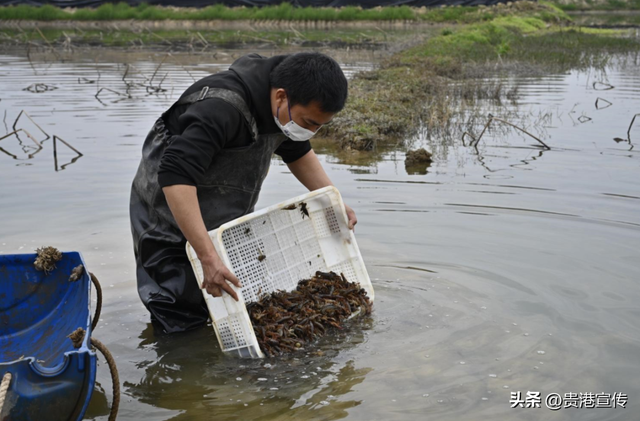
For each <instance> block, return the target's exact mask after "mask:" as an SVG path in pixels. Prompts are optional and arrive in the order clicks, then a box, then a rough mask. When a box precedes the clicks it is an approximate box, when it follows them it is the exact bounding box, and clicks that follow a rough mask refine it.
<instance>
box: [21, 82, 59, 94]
mask: <svg viewBox="0 0 640 421" xmlns="http://www.w3.org/2000/svg"><path fill="white" fill-rule="evenodd" d="M55 89H58V88H57V87H55V86H51V85H47V84H45V83H32V84H31V85H29V86H27V87H26V88H24V89H23V91H29V92H33V93H36V94H41V93H43V92H48V91H53V90H55Z"/></svg>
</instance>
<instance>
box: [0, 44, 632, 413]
mask: <svg viewBox="0 0 640 421" xmlns="http://www.w3.org/2000/svg"><path fill="white" fill-rule="evenodd" d="M240 53H241V52H237V51H236V52H229V54H235V55H236V56H237V55H238V54H240ZM267 53H268V54H270V53H271V52H267ZM367 54H368V55H367ZM361 55H362V57H358V58H356V59H348V58H346V57H347V56H342V57H340V61H341V62H342V63H343V64H344V68H345V70H347V71H353V70H357V69H361V68H367V67H368V66H371V65H372V63H373V62H374V61H375V60H376V59H377V57H378V56H377V55H375V54H373V53H361ZM349 57H353V56H349ZM63 58H64V59H65V61H64V62H60V60H59V59H55V60H54V58H50V60H51V61H49V62H48V63H46V62H44V61H43V60H39V61H37V60H36V61H34V62H33V63H32V64H30V63H29V61H28V60H27V59H26V57H25V55H24V54H23V53H21V52H18V51H16V52H14V53H5V54H4V55H2V56H0V98H1V99H2V100H1V101H0V114H2V113H4V112H5V111H6V124H7V126H8V127H7V130H9V129H11V125H12V124H13V120H14V119H15V118H16V116H17V114H18V112H19V111H20V110H21V109H25V110H26V111H28V113H29V114H30V115H31V116H32V117H33V118H34V120H35V121H36V122H37V123H38V124H39V125H40V127H42V128H43V129H44V130H45V131H46V132H47V133H48V134H50V135H54V134H55V135H57V136H59V137H60V138H62V139H64V140H66V141H67V142H68V143H69V144H71V145H72V146H73V147H74V148H76V149H78V150H79V151H80V152H82V153H83V156H82V157H80V158H79V159H76V160H75V161H74V158H75V157H76V154H75V153H74V152H73V151H72V150H70V149H68V148H65V147H64V146H62V145H58V169H59V171H56V170H55V162H54V158H53V151H52V141H51V140H47V141H45V142H44V144H43V146H44V148H43V149H42V150H41V151H40V152H38V153H37V154H35V155H34V157H33V158H32V159H28V156H29V154H32V153H33V152H34V148H32V147H30V146H29V145H30V144H31V143H30V142H31V141H30V140H29V139H28V138H26V137H25V136H21V138H20V140H21V141H22V145H21V144H20V142H19V139H16V138H15V137H12V138H10V139H5V140H3V141H1V142H0V147H2V148H3V150H2V152H5V153H3V154H0V174H1V177H2V183H0V197H1V198H2V199H1V200H2V202H1V203H2V207H1V219H0V252H2V253H18V252H31V251H32V250H33V249H34V248H35V247H37V246H40V245H54V246H57V247H59V248H61V249H63V250H80V251H81V252H82V253H83V255H84V258H85V259H86V261H87V265H88V266H89V269H90V270H91V271H93V272H94V273H95V274H96V275H97V276H98V277H99V279H100V280H101V282H102V284H103V288H104V290H105V303H106V304H105V307H104V308H103V314H102V317H101V321H100V324H99V327H98V329H97V331H96V332H95V336H96V337H97V338H99V339H100V340H101V341H103V342H104V343H106V344H107V345H108V346H109V347H110V349H111V351H112V353H113V354H114V355H115V356H116V359H117V362H118V367H119V370H120V378H121V380H122V384H123V396H122V403H121V410H120V417H119V419H122V420H138V419H147V420H169V419H171V420H194V419H195V420H199V419H219V420H249V419H255V420H267V419H281V418H282V419H285V418H286V419H314V420H315V419H318V420H334V419H342V418H348V419H351V420H368V419H376V420H378V419H380V420H413V419H426V418H433V419H438V420H459V419H469V420H471V419H479V418H480V417H485V418H490V419H499V420H511V419H523V420H534V419H535V420H540V419H554V420H555V419H558V420H560V419H561V420H567V419H571V420H578V419H580V420H596V419H597V420H628V419H634V418H635V416H636V415H634V414H637V413H638V411H639V410H640V403H639V401H638V395H639V392H640V386H639V385H638V380H637V379H638V376H639V375H640V328H639V326H640V304H639V303H640V289H639V288H638V286H637V281H638V279H639V278H640V263H639V261H638V260H639V259H638V246H640V212H639V211H638V209H639V206H640V182H638V176H639V175H640V156H639V155H638V149H637V148H632V146H633V142H634V141H635V142H638V141H640V124H639V123H640V122H639V123H636V125H635V126H634V127H633V128H632V130H631V132H630V134H631V144H630V143H628V142H625V141H621V142H616V141H614V140H613V139H614V138H627V128H628V126H629V123H630V121H631V118H632V116H633V115H634V113H637V112H640V108H639V107H640V102H639V100H638V98H640V71H639V70H638V66H627V67H625V68H618V67H615V66H613V67H611V68H610V69H607V72H606V73H602V72H569V73H567V74H559V75H548V76H546V77H539V78H520V79H516V80H514V81H512V83H517V84H519V86H520V92H521V94H522V98H521V101H520V106H519V107H518V108H517V109H515V108H514V107H513V106H512V105H508V104H507V105H505V107H504V108H503V109H502V110H503V112H504V114H503V116H508V118H510V121H514V122H518V123H520V122H522V121H524V122H525V123H526V124H528V126H527V129H528V130H529V131H530V132H531V133H532V134H535V135H536V136H538V137H539V138H540V139H541V140H543V141H544V142H545V143H547V144H549V145H550V146H551V147H552V150H550V151H542V150H540V149H539V148H537V147H535V146H533V145H534V144H536V143H537V142H536V141H535V140H533V139H531V138H528V137H526V136H521V135H519V134H518V133H516V132H514V131H510V132H504V131H503V130H501V129H500V125H499V124H498V125H497V126H496V127H495V128H493V126H492V129H491V130H490V131H488V132H487V133H486V134H485V136H484V137H483V139H482V142H480V145H479V148H478V153H477V154H476V152H475V151H474V149H473V148H469V147H465V146H463V145H462V144H461V143H459V144H456V145H454V146H447V147H444V146H442V145H441V142H438V139H432V138H430V137H429V133H422V134H421V135H420V136H417V137H416V139H413V140H412V142H413V144H414V145H415V146H419V145H421V144H424V145H426V146H427V147H428V148H429V149H430V150H434V151H436V161H435V162H434V163H433V164H432V165H431V166H430V167H429V168H428V169H427V171H426V173H424V171H413V170H412V171H410V172H408V171H407V170H406V169H405V167H404V163H403V158H404V152H403V150H398V151H393V152H389V153H384V154H382V155H381V159H380V160H378V161H377V162H371V161H370V160H367V159H366V157H364V158H363V157H362V156H359V155H353V156H349V155H344V154H335V153H334V152H333V151H331V150H329V149H327V148H326V146H325V147H322V148H320V147H319V148H318V150H319V151H322V154H321V159H322V161H323V163H324V165H325V168H326V169H327V171H328V172H329V174H330V176H331V178H332V179H333V181H334V182H335V183H336V184H337V186H338V187H339V188H340V190H341V192H342V194H343V197H344V198H345V200H346V201H347V203H349V204H350V205H351V206H352V207H354V208H355V210H356V211H357V213H358V216H359V221H360V222H359V225H358V227H357V231H356V233H357V236H358V241H359V245H360V248H361V251H362V254H363V256H364V258H365V260H366V263H367V267H368V270H369V274H370V276H371V278H372V280H373V285H374V288H375V289H376V303H375V311H374V314H373V316H372V318H371V319H370V320H368V321H366V322H365V323H364V324H363V325H362V326H359V327H358V328H355V329H352V330H350V331H348V332H344V333H340V334H338V335H336V336H334V337H332V338H325V339H324V340H323V341H322V342H321V343H320V344H319V347H320V349H322V350H323V352H324V355H323V356H321V357H317V356H315V357H309V356H304V355H301V356H298V357H297V358H293V357H285V358H282V359H270V360H264V361H238V360H233V359H228V358H224V357H223V356H222V355H221V352H220V350H219V347H218V344H217V341H216V339H215V335H214V333H213V331H212V329H211V328H203V329H201V330H198V331H195V332H191V333H187V334H182V335H176V336H169V337H155V336H154V335H153V331H152V329H151V327H150V324H149V317H148V314H147V313H146V311H145V309H144V308H143V306H142V305H141V303H140V301H139V299H138V296H137V292H136V289H135V279H134V261H133V256H132V246H131V240H130V233H129V225H128V215H127V213H128V195H129V185H130V182H131V179H132V178H133V175H134V172H135V170H136V167H137V164H138V160H139V157H140V147H141V144H142V141H143V139H144V136H145V134H146V132H147V131H148V129H149V127H150V126H151V124H152V123H153V121H154V120H155V119H156V118H157V116H158V115H159V114H160V113H161V112H162V111H163V110H164V109H165V108H166V107H167V106H168V105H169V104H171V102H172V101H173V100H175V99H176V98H177V96H178V95H179V93H180V91H181V89H183V88H185V87H186V86H188V84H189V83H190V82H191V80H192V79H191V78H190V76H189V75H188V73H187V72H186V71H185V70H184V68H186V69H188V70H189V72H190V73H191V74H192V75H193V76H194V77H196V78H198V77H201V76H204V75H205V74H207V73H208V72H213V71H218V70H220V69H224V68H226V67H227V66H228V64H229V62H230V61H231V60H232V57H231V55H230V56H228V57H227V56H222V58H220V56H219V57H218V58H215V59H214V58H212V57H199V58H196V59H193V58H191V59H190V58H189V57H187V56H177V57H176V58H175V60H173V59H172V60H167V61H166V62H165V64H163V66H162V67H161V70H160V71H158V75H159V76H158V77H160V78H161V77H163V76H164V75H165V73H167V74H168V75H167V77H166V78H165V80H164V82H163V84H162V86H163V87H164V88H166V89H167V91H166V92H163V93H161V94H153V95H149V94H148V93H147V92H145V90H144V88H140V87H134V88H132V90H131V95H132V98H131V99H129V98H126V97H122V96H120V95H117V94H114V93H113V92H109V91H107V92H104V94H103V95H100V97H99V99H100V100H101V101H98V100H97V99H96V98H95V97H94V95H95V93H96V92H97V89H98V83H99V87H106V88H110V89H112V90H114V91H117V92H120V93H123V92H125V90H126V87H125V86H124V84H123V82H122V80H121V77H122V74H123V73H124V71H125V66H124V65H123V64H122V63H124V62H127V63H129V64H133V65H134V66H135V69H137V71H139V72H140V73H142V74H145V75H147V76H150V75H151V74H152V73H153V72H154V70H155V69H156V67H157V63H159V62H160V61H161V60H162V58H163V54H161V53H136V54H124V53H111V54H107V53H106V52H101V53H97V54H89V53H87V54H86V57H85V56H83V55H75V56H73V57H63ZM178 63H180V64H178ZM205 63H206V64H205ZM98 71H99V81H98ZM132 72H133V70H130V73H129V76H128V78H127V80H128V81H130V82H132V81H135V80H136V78H139V81H142V78H143V76H141V75H140V73H135V72H133V73H132ZM78 78H86V79H87V80H94V81H96V83H80V82H87V80H84V79H81V80H80V81H79V80H78ZM36 82H40V83H46V84H47V85H49V86H51V87H55V88H56V89H54V90H50V91H47V92H43V93H32V92H29V91H25V90H23V89H24V88H27V87H28V86H29V85H31V84H32V83H36ZM593 82H606V83H610V84H611V85H613V86H614V87H615V88H613V89H610V90H606V91H600V90H596V89H594V88H593ZM596 87H597V88H602V87H603V85H600V84H598V85H596ZM598 97H601V98H603V99H606V100H608V101H609V102H610V103H611V105H610V106H608V107H606V108H603V109H596V106H595V101H596V99H597V98H598ZM598 105H599V107H602V106H603V103H602V102H600V103H599V104H598ZM604 105H606V104H604ZM494 114H495V112H494ZM516 114H517V115H516ZM495 115H496V116H500V115H499V114H495ZM587 117H588V118H589V119H587ZM20 127H24V128H26V129H27V130H28V131H29V132H30V133H31V134H32V135H33V136H34V137H36V138H37V139H42V138H43V137H44V135H42V134H41V133H39V131H38V129H37V127H34V126H33V125H32V124H31V123H30V122H28V121H27V120H21V121H20V122H19V123H18V128H20ZM0 129H2V130H0V131H1V132H4V131H3V130H4V129H5V128H4V127H2V126H0ZM478 132H479V128H478ZM14 156H15V158H14ZM64 164H68V165H66V166H65V167H64V169H62V168H61V167H62V165H64ZM421 173H422V174H421ZM303 192H304V190H303V188H302V187H301V186H300V185H299V184H297V182H295V180H294V179H293V177H292V176H291V174H290V173H289V172H288V171H287V168H286V166H285V165H284V164H283V163H282V162H281V161H278V160H274V161H273V165H272V168H271V171H270V173H269V176H268V177H267V180H266V183H265V186H264V192H263V194H262V196H261V198H260V202H259V205H258V206H259V207H262V206H267V205H270V204H272V203H275V202H278V201H281V200H284V199H287V198H289V197H292V196H295V195H297V194H300V193H303ZM98 380H99V384H100V389H99V390H96V393H95V394H94V399H93V401H92V404H91V407H90V409H89V412H88V414H87V417H88V418H89V419H96V420H98V419H99V420H105V419H106V414H107V406H106V405H107V403H106V402H107V399H108V400H110V399H111V396H110V392H108V390H110V382H109V377H108V373H107V369H106V366H104V365H102V364H101V365H100V368H99V379H98ZM103 389H105V390H107V392H106V393H105V392H104V391H103ZM517 391H520V392H522V394H523V395H526V392H527V391H539V392H541V395H542V397H543V398H544V397H546V396H547V395H548V394H550V393H559V394H561V395H563V396H564V394H565V393H572V392H575V393H580V392H583V393H585V392H592V393H601V392H605V393H610V394H613V393H616V392H622V393H626V394H628V396H629V401H628V404H627V408H626V409H622V408H617V409H561V410H559V411H551V410H548V409H546V408H545V407H544V406H545V405H544V402H543V403H542V408H534V409H524V408H515V409H511V405H510V402H509V401H510V393H511V392H517Z"/></svg>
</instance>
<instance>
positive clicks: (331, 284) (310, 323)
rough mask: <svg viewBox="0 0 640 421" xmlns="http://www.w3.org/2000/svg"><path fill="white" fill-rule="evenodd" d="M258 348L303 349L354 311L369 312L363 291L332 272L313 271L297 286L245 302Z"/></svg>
mask: <svg viewBox="0 0 640 421" xmlns="http://www.w3.org/2000/svg"><path fill="white" fill-rule="evenodd" d="M247 311H248V312H249V317H250V319H251V323H252V324H253V329H254V331H255V334H256V337H257V338H258V344H259V345H260V349H261V350H262V351H263V352H264V353H265V354H267V355H269V356H274V355H282V354H284V353H289V352H293V351H299V350H304V349H305V346H307V345H308V344H310V343H312V342H313V341H314V340H315V339H317V338H319V337H321V336H324V335H325V333H327V331H328V330H329V329H331V328H335V329H342V328H343V322H344V321H345V320H347V319H348V318H349V317H350V316H352V315H355V314H358V313H360V314H370V313H371V301H369V297H368V296H367V293H366V291H365V290H364V289H363V288H361V287H360V285H359V284H355V283H352V282H349V281H347V279H346V278H345V277H344V275H342V274H340V275H338V274H336V273H334V272H329V273H325V272H316V274H315V276H314V277H313V278H311V279H306V280H303V281H300V283H299V284H298V287H297V289H296V290H294V291H291V292H284V291H277V292H274V293H272V294H270V295H265V296H264V297H262V298H261V299H260V300H259V301H257V302H253V303H250V304H248V305H247Z"/></svg>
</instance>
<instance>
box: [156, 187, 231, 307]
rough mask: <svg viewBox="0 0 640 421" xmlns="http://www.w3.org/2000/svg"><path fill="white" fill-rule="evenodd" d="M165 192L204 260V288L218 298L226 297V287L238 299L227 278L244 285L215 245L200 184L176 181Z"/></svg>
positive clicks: (181, 228) (178, 219) (174, 211)
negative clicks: (202, 209) (204, 216)
mask: <svg viewBox="0 0 640 421" xmlns="http://www.w3.org/2000/svg"><path fill="white" fill-rule="evenodd" d="M162 191H163V192H164V195H165V197H166V199H167V203H168V204H169V208H170V209H171V213H173V216H174V218H175V219H176V222H178V226H179V227H180V230H181V231H182V233H183V234H184V236H185V237H186V238H187V240H188V241H189V243H190V244H191V246H192V247H193V249H194V250H195V252H196V255H197V256H198V259H200V263H201V264H202V272H203V274H204V281H203V283H202V285H201V288H206V290H207V292H208V293H209V294H211V295H213V296H214V297H220V296H222V290H224V291H226V292H227V293H229V295H231V296H232V297H233V298H234V299H235V300H236V301H238V296H237V294H236V293H235V291H234V290H233V288H231V286H230V285H229V284H228V283H227V281H229V282H231V283H232V284H234V285H235V286H237V287H238V288H240V287H241V285H240V281H238V278H236V276H235V275H234V274H233V273H231V271H230V270H229V269H228V268H227V267H226V266H225V265H224V263H223V262H222V259H220V257H219V256H218V253H216V250H215V248H214V247H213V243H212V242H211V239H210V238H209V234H208V232H207V228H206V226H205V225H204V221H203V219H202V214H201V213H200V205H199V203H198V195H197V190H196V187H195V186H189V185H185V184H175V185H171V186H167V187H164V188H163V189H162Z"/></svg>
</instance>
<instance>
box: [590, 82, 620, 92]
mask: <svg viewBox="0 0 640 421" xmlns="http://www.w3.org/2000/svg"><path fill="white" fill-rule="evenodd" d="M613 88H615V86H613V85H610V84H608V83H604V82H593V89H595V90H596V91H609V90H611V89H613Z"/></svg>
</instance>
